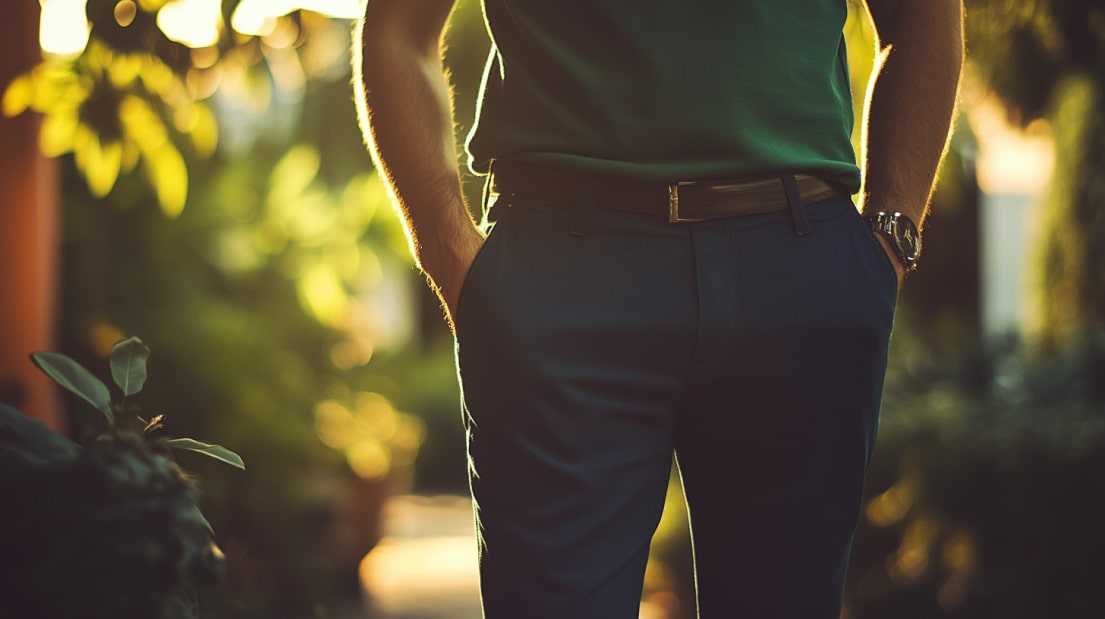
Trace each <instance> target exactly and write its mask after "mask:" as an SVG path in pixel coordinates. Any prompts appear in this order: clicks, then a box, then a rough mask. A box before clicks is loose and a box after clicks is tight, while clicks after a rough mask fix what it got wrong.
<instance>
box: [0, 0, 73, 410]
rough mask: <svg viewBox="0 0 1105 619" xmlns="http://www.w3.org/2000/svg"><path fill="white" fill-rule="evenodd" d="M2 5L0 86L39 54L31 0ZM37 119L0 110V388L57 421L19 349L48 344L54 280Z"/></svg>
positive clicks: (51, 204) (48, 388) (46, 164)
mask: <svg viewBox="0 0 1105 619" xmlns="http://www.w3.org/2000/svg"><path fill="white" fill-rule="evenodd" d="M4 13H5V15H4V19H0V89H3V88H5V87H6V86H7V84H8V83H9V82H11V80H12V78H13V77H15V76H16V75H18V74H20V73H22V72H24V71H26V70H27V69H29V68H30V67H32V66H34V64H35V63H36V62H37V61H38V60H39V58H40V57H41V56H40V54H41V52H40V51H39V47H38V19H39V5H38V3H37V2H26V1H20V2H11V3H8V4H7V5H6V6H5V7H4ZM38 127H39V119H38V118H37V117H35V116H34V115H32V114H29V113H28V114H23V115H22V116H18V117H16V118H4V117H2V116H0V393H2V394H3V396H4V400H5V401H6V402H7V403H8V404H16V405H18V408H20V409H21V410H23V411H24V412H26V413H28V414H29V415H31V416H32V417H37V418H40V419H42V420H43V421H45V422H46V423H47V424H48V425H50V426H51V427H53V428H55V429H57V428H60V426H61V424H62V415H61V409H60V399H59V397H58V393H57V391H56V390H55V389H54V388H53V387H52V385H51V384H50V382H49V379H47V378H46V377H45V376H44V375H42V373H41V372H39V371H38V369H37V368H35V367H34V366H33V365H32V364H31V362H30V359H28V357H27V355H29V354H30V353H32V352H35V351H40V350H51V349H53V328H54V316H55V314H54V307H55V299H56V282H57V281H58V278H57V268H58V259H57V254H58V230H59V226H58V195H57V174H56V165H55V162H54V161H52V160H49V159H46V158H45V157H42V156H41V155H40V154H39V152H38ZM19 400H21V401H19Z"/></svg>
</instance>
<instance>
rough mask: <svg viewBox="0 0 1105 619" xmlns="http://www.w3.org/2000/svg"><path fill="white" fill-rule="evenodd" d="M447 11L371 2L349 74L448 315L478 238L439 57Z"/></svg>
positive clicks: (430, 4)
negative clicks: (465, 193)
mask: <svg viewBox="0 0 1105 619" xmlns="http://www.w3.org/2000/svg"><path fill="white" fill-rule="evenodd" d="M450 7H451V3H450V2H447V1H443V0H390V1H386V0H373V1H372V2H369V3H368V6H367V8H366V15H365V19H364V20H362V22H361V24H360V25H359V26H358V29H357V35H358V41H359V43H360V45H359V46H357V47H356V49H355V52H354V72H355V76H356V83H357V99H358V109H359V115H360V120H361V127H362V130H363V131H364V132H365V137H366V141H367V142H368V144H369V148H370V150H371V152H372V156H373V159H374V161H375V162H376V166H377V169H379V170H380V171H381V173H382V174H383V176H384V180H385V182H386V183H387V186H388V189H389V190H390V191H391V193H392V196H393V199H394V201H395V204H396V206H397V208H398V209H399V211H400V214H401V215H402V217H403V220H404V223H405V230H406V232H407V235H408V238H409V240H410V245H411V251H412V253H413V255H414V257H415V260H416V261H417V262H418V264H419V266H420V267H422V269H423V270H424V271H425V272H426V274H427V275H428V276H429V277H430V280H431V282H432V283H433V284H434V285H435V286H436V287H437V288H438V290H439V292H440V293H441V294H442V297H443V299H444V301H445V302H446V306H447V308H448V309H450V310H451V309H452V308H453V306H454V305H455V298H454V297H455V294H456V292H457V290H456V289H457V288H459V280H461V279H463V275H464V272H465V271H466V268H467V262H468V261H470V258H471V256H472V255H474V253H475V249H476V248H478V246H479V242H480V240H481V238H482V237H481V235H480V234H479V232H478V230H476V228H475V225H474V223H473V221H472V218H471V216H470V215H469V213H468V210H467V208H466V207H465V204H464V199H463V194H462V192H461V184H460V173H459V169H458V165H457V159H456V148H455V145H454V140H453V122H452V115H451V111H450V105H449V89H448V84H447V83H446V80H445V76H444V72H443V69H442V64H441V58H440V53H439V51H438V38H439V36H440V31H441V29H442V27H443V25H444V23H445V20H446V19H447V17H448V13H449V9H450ZM374 11H375V13H374Z"/></svg>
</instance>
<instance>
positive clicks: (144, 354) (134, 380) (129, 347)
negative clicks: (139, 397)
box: [110, 337, 150, 396]
mask: <svg viewBox="0 0 1105 619" xmlns="http://www.w3.org/2000/svg"><path fill="white" fill-rule="evenodd" d="M149 358H150V348H149V346H146V345H145V344H143V343H142V340H140V339H138V338H136V337H128V338H127V339H125V340H123V341H121V342H118V343H117V344H115V346H112V347H111V355H110V359H111V377H112V378H114V379H115V384H116V385H119V388H120V389H122V390H123V395H127V396H130V395H134V394H136V393H138V392H139V391H142V386H143V385H145V384H146V360H147V359H149Z"/></svg>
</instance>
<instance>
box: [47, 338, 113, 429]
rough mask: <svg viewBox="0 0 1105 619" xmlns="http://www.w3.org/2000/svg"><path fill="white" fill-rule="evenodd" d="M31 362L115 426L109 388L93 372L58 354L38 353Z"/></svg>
mask: <svg viewBox="0 0 1105 619" xmlns="http://www.w3.org/2000/svg"><path fill="white" fill-rule="evenodd" d="M31 361H34V363H35V365H37V366H38V367H39V369H40V370H42V371H43V372H46V374H47V375H48V376H49V377H50V378H52V379H54V382H56V383H57V384H59V385H61V386H62V387H64V388H65V389H68V390H69V391H71V392H73V393H75V394H77V395H78V396H80V397H81V398H82V399H84V401H85V402H88V403H89V404H91V405H92V406H95V407H96V408H97V409H99V411H100V412H101V413H103V414H104V416H105V417H107V421H108V423H109V424H110V425H115V415H113V414H112V413H111V395H110V394H109V393H108V391H107V386H106V385H104V384H103V383H102V382H100V379H98V378H96V377H95V376H93V375H92V373H91V372H89V371H88V370H86V369H84V368H83V367H82V366H81V365H80V364H79V363H77V362H76V361H73V360H72V359H70V358H69V357H66V356H65V355H63V354H60V353H56V352H36V353H34V354H32V355H31Z"/></svg>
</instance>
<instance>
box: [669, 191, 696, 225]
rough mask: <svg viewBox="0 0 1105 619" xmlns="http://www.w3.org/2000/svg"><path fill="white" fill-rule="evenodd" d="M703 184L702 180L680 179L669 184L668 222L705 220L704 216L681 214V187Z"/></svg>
mask: <svg viewBox="0 0 1105 619" xmlns="http://www.w3.org/2000/svg"><path fill="white" fill-rule="evenodd" d="M699 184H701V182H700V181H680V182H678V183H672V184H670V185H668V223H672V224H675V223H687V222H694V221H703V220H702V218H691V217H683V216H682V215H680V214H679V189H680V188H681V187H691V186H694V185H699Z"/></svg>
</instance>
